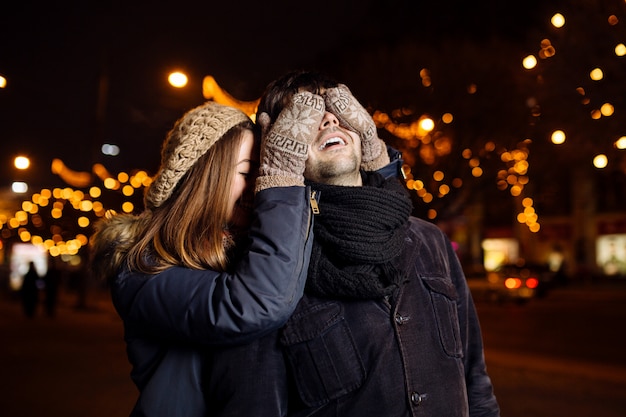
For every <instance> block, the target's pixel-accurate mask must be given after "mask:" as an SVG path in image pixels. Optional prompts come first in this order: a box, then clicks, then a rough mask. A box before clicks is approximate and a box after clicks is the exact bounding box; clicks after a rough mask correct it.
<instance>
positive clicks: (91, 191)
mask: <svg viewBox="0 0 626 417" xmlns="http://www.w3.org/2000/svg"><path fill="white" fill-rule="evenodd" d="M101 194H102V190H101V189H100V188H98V187H91V188H90V189H89V195H90V196H91V197H92V198H98V197H100V195H101Z"/></svg>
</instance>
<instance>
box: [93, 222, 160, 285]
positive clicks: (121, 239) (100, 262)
mask: <svg viewBox="0 0 626 417" xmlns="http://www.w3.org/2000/svg"><path fill="white" fill-rule="evenodd" d="M149 218H150V216H149V214H147V213H144V214H142V215H141V216H134V215H130V214H117V215H113V216H111V217H107V218H103V219H102V220H100V221H99V222H98V223H96V225H95V230H96V232H95V233H94V235H93V236H92V237H91V240H90V245H91V268H92V273H93V274H94V276H96V277H97V278H98V279H101V280H110V279H112V278H114V277H115V276H116V275H117V273H118V272H119V269H120V268H121V267H122V266H123V264H124V263H125V261H126V255H127V254H128V251H129V250H130V249H131V248H132V247H133V245H134V244H135V242H137V239H138V238H139V237H140V236H141V234H142V233H143V231H144V230H145V225H146V224H147V223H148V222H149Z"/></svg>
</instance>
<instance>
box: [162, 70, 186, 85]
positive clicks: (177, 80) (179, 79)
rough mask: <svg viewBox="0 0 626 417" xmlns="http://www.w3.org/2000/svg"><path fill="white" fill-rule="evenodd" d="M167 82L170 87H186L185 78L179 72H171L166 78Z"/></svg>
mask: <svg viewBox="0 0 626 417" xmlns="http://www.w3.org/2000/svg"><path fill="white" fill-rule="evenodd" d="M167 81H169V83H170V84H171V85H172V87H176V88H183V87H184V86H186V85H187V81H188V79H187V76H186V75H185V74H183V73H182V72H180V71H176V72H172V73H171V74H170V75H169V76H168V77H167Z"/></svg>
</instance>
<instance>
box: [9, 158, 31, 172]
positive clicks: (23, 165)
mask: <svg viewBox="0 0 626 417" xmlns="http://www.w3.org/2000/svg"><path fill="white" fill-rule="evenodd" d="M13 165H15V168H17V169H20V170H24V169H28V167H29V166H30V159H28V158H27V157H26V156H21V155H20V156H16V157H15V159H14V160H13Z"/></svg>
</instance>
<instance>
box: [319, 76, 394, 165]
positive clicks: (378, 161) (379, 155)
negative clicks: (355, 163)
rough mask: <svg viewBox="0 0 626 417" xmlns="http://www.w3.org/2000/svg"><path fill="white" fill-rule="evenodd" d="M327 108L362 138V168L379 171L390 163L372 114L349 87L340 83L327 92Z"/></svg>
mask: <svg viewBox="0 0 626 417" xmlns="http://www.w3.org/2000/svg"><path fill="white" fill-rule="evenodd" d="M325 100H326V109H327V111H329V112H331V113H332V114H334V115H335V116H336V117H337V119H339V124H340V125H341V126H343V127H345V128H348V129H350V130H351V131H353V132H355V133H357V134H358V135H359V137H360V138H361V154H362V157H361V158H362V159H361V169H363V170H365V171H377V170H379V169H380V168H382V167H384V166H385V165H387V164H389V155H388V154H387V147H386V145H385V142H383V141H382V140H381V139H379V138H378V133H377V132H376V124H374V120H373V119H372V116H370V114H369V113H368V112H367V110H365V109H364V108H363V106H361V104H360V103H359V102H358V101H357V99H356V98H354V96H353V95H352V93H351V92H350V90H349V89H348V87H346V86H345V85H343V84H339V85H338V86H337V87H335V88H329V89H327V90H326V93H325Z"/></svg>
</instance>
